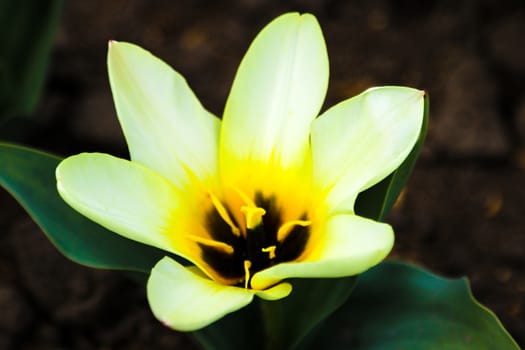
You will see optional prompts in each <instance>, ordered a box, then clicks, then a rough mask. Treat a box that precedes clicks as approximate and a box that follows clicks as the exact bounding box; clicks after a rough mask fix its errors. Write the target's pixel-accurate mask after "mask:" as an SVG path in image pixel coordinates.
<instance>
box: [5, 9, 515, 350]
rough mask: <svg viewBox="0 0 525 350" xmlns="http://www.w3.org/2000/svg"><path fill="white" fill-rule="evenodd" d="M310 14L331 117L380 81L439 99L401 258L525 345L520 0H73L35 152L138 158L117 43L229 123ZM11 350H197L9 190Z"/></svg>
mask: <svg viewBox="0 0 525 350" xmlns="http://www.w3.org/2000/svg"><path fill="white" fill-rule="evenodd" d="M290 10H298V11H307V12H312V13H314V14H315V15H316V16H317V17H318V19H319V21H320V23H321V25H322V27H323V30H324V33H325V37H326V41H327V45H328V51H329V55H330V63H331V81H330V88H329V91H328V97H327V103H326V106H330V105H332V104H334V103H335V102H337V101H340V100H342V99H345V98H347V97H350V96H352V95H354V94H356V93H358V92H360V91H361V90H363V89H365V88H367V87H369V86H374V85H385V84H401V85H409V86H414V87H419V88H423V89H426V90H428V91H429V93H430V96H431V114H430V118H431V120H430V127H429V135H428V140H427V143H426V145H425V148H424V151H423V154H422V157H421V159H420V161H419V163H418V165H417V167H416V170H415V172H414V174H413V176H412V178H411V180H410V182H409V184H408V186H407V188H406V191H405V192H404V194H403V196H402V198H401V200H400V201H399V202H398V205H397V206H396V208H395V209H394V211H393V212H392V213H391V215H390V217H389V219H388V221H389V222H391V223H392V224H393V226H394V228H395V229H396V233H397V242H396V247H395V249H394V252H393V253H392V257H393V258H399V259H404V260H408V261H412V262H416V263H419V264H421V265H423V266H425V267H427V268H429V269H430V270H432V271H435V272H437V273H440V274H442V275H445V276H449V277H459V276H465V275H466V276H468V277H469V279H470V280H471V282H472V288H473V291H474V295H475V296H476V297H477V298H478V299H479V300H480V301H481V302H483V303H484V304H485V305H487V306H488V307H489V308H491V309H492V310H494V312H495V313H496V314H497V315H498V316H499V317H500V318H501V320H502V322H503V324H504V325H505V326H506V327H507V328H508V330H509V331H510V332H511V334H512V335H513V336H514V337H515V338H516V340H517V341H518V342H519V343H521V344H524V343H525V321H524V320H525V272H524V271H523V267H524V262H525V232H524V231H525V220H524V210H525V187H524V183H525V181H524V179H525V147H524V146H525V89H523V81H525V47H524V46H523V33H525V6H524V3H523V2H522V1H519V0H516V1H511V0H501V1H495V0H493V1H482V2H476V1H472V0H467V1H463V2H455V1H424V2H423V1H420V2H416V1H407V0H403V1H395V2H394V1H386V0H374V1H343V0H330V1H314V0H305V1H285V2H279V4H278V5H277V4H276V2H270V1H263V0H241V1H235V2H234V1H223V2H215V1H206V0H200V1H193V0H191V1H190V0H184V1H178V2H176V3H175V2H172V1H167V0H163V1H155V2H151V1H145V0H115V1H111V2H110V1H102V0H93V1H89V2H88V1H84V2H81V1H76V2H74V1H70V2H67V3H66V6H65V9H64V13H63V18H62V23H61V26H60V30H59V35H58V37H57V40H56V45H55V47H54V50H53V57H52V64H51V69H50V74H49V79H48V82H47V86H46V87H47V88H46V91H45V94H44V96H43V98H42V101H41V104H40V106H39V109H38V112H37V115H38V118H39V120H38V121H39V122H40V123H41V125H42V127H41V128H40V129H39V130H38V131H37V132H35V133H34V135H33V137H32V138H31V139H29V140H25V141H24V143H25V144H27V145H30V146H34V147H39V148H42V149H45V150H48V151H53V152H55V153H58V154H62V155H69V154H74V153H77V152H80V151H102V152H109V153H113V154H116V155H124V156H125V155H126V147H125V142H124V139H123V136H122V133H121V131H120V128H119V126H118V123H117V119H116V117H115V112H114V108H113V105H112V100H111V93H110V90H109V85H108V81H107V75H106V67H105V54H106V45H107V40H108V39H117V40H125V41H130V42H134V43H137V44H140V45H141V46H143V47H145V48H147V49H149V50H151V51H152V52H154V53H155V54H156V55H158V56H160V57H162V58H163V59H164V60H166V61H167V62H168V63H170V64H171V65H172V66H174V67H175V68H176V69H177V70H178V71H179V72H181V73H182V74H183V75H184V76H185V77H186V78H187V80H188V82H189V83H190V85H191V86H192V87H193V88H194V90H195V92H196V94H197V95H198V96H199V97H200V99H201V101H202V102H203V104H204V105H205V106H207V107H208V108H209V109H210V110H211V111H212V112H214V113H215V114H217V115H220V114H221V110H222V108H223V104H224V101H225V99H226V96H227V93H228V89H229V86H230V84H231V81H232V79H233V75H234V73H235V69H236V66H237V64H238V63H239V61H240V59H241V57H242V55H243V52H244V51H245V50H246V48H247V46H248V45H249V43H250V41H251V40H252V38H253V37H254V35H255V34H256V33H257V31H258V30H259V29H260V28H261V27H262V26H263V25H264V24H265V23H267V22H268V21H269V20H270V19H272V18H273V17H275V16H277V15H278V14H280V13H283V12H286V11H290ZM0 203H2V204H1V210H0V227H1V228H2V232H3V234H2V235H1V236H0V310H2V316H0V349H145V348H148V349H176V348H180V349H188V348H193V347H194V345H193V343H192V342H191V340H190V339H189V338H188V337H187V336H185V335H181V334H178V333H176V332H172V331H170V330H168V329H166V328H164V327H163V326H162V325H160V324H159V323H158V322H156V321H155V320H154V318H153V317H152V316H151V314H150V311H149V309H148V307H147V303H146V301H145V291H144V289H143V288H142V287H140V286H137V285H135V284H134V283H132V282H130V281H129V280H127V279H126V278H125V277H123V276H121V275H120V274H118V273H115V272H108V271H96V270H90V269H88V268H85V267H82V266H78V265H75V264H74V263H72V262H70V261H68V260H67V259H65V258H63V257H62V256H61V255H60V254H59V253H57V252H56V250H55V249H54V248H53V247H52V246H51V245H50V243H49V242H48V241H47V240H46V238H45V237H44V236H43V234H42V233H41V232H40V231H39V230H38V228H37V227H36V226H35V224H33V223H32V222H31V220H30V219H29V218H28V216H27V215H26V214H25V213H24V212H23V210H22V209H21V208H20V207H19V206H18V205H17V204H16V202H15V201H14V200H13V199H12V198H10V197H9V196H8V195H7V194H6V193H4V192H1V193H0Z"/></svg>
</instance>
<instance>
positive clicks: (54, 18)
mask: <svg viewBox="0 0 525 350" xmlns="http://www.w3.org/2000/svg"><path fill="white" fill-rule="evenodd" d="M62 2H63V1H62V0H38V1H33V0H18V1H12V0H0V45H1V46H2V50H0V94H1V95H0V108H1V111H0V117H10V116H12V115H13V114H14V115H15V116H21V115H24V116H25V115H28V114H30V113H31V112H32V111H33V109H34V107H35V105H36V103H37V102H38V98H39V96H40V92H41V90H42V86H43V83H44V78H45V74H46V70H47V65H48V61H49V54H50V51H51V46H52V43H53V39H54V36H55V32H56V29H57V27H58V23H59V19H60V13H61V8H62ZM7 112H9V113H8V115H7V114H6V113H7Z"/></svg>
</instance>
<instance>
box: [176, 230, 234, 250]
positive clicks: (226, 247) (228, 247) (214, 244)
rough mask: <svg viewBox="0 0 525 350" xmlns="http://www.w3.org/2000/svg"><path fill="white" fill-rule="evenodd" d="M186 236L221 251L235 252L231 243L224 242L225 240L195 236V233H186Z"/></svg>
mask: <svg viewBox="0 0 525 350" xmlns="http://www.w3.org/2000/svg"><path fill="white" fill-rule="evenodd" d="M184 237H185V238H187V239H191V240H192V241H194V242H197V243H200V244H203V245H205V246H208V247H212V248H215V249H217V250H220V251H221V252H224V253H226V254H233V252H234V249H233V247H232V246H231V245H229V244H226V243H223V242H219V241H214V240H212V239H208V238H204V237H200V236H194V235H186V236H184Z"/></svg>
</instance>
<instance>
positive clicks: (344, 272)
mask: <svg viewBox="0 0 525 350" xmlns="http://www.w3.org/2000/svg"><path fill="white" fill-rule="evenodd" d="M320 230H321V232H319V234H318V239H319V241H318V244H317V245H316V246H315V247H314V248H313V249H312V252H311V253H310V254H309V255H308V256H307V257H306V258H305V259H304V260H302V261H297V262H289V263H282V264H278V265H275V266H272V267H270V268H268V269H266V270H262V271H260V272H258V273H256V274H255V275H254V276H253V278H252V282H251V283H252V287H253V288H257V289H262V288H266V287H268V286H271V285H273V284H275V283H277V282H279V281H281V280H283V279H286V278H295V277H302V278H335V277H345V276H352V275H356V274H359V273H361V272H364V271H366V270H367V269H369V268H370V267H372V266H374V265H376V264H377V263H379V262H380V261H381V260H383V259H384V258H385V257H386V256H387V255H388V253H389V252H390V250H391V249H392V246H393V244H394V233H393V231H392V228H391V227H390V226H389V225H387V224H383V223H378V222H375V221H372V220H369V219H365V218H362V217H359V216H355V215H344V214H343V215H335V216H333V217H331V218H330V219H329V220H328V221H327V222H326V223H325V226H324V227H323V228H320Z"/></svg>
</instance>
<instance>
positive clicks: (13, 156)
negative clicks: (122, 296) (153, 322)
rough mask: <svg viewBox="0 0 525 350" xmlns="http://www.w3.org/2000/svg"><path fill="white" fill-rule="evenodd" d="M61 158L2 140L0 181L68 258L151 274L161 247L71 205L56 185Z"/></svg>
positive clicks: (159, 257) (106, 267)
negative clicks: (108, 225) (101, 223)
mask: <svg viewBox="0 0 525 350" xmlns="http://www.w3.org/2000/svg"><path fill="white" fill-rule="evenodd" d="M60 160H61V159H60V158H58V157H55V156H52V155H50V154H46V153H43V152H38V151H35V150H31V149H29V148H23V147H19V146H14V145H9V144H3V143H0V185H1V186H2V187H4V188H5V189H6V190H7V191H9V192H10V193H11V194H12V195H13V196H14V197H15V198H16V199H17V201H18V202H19V203H20V204H21V205H22V206H23V207H24V209H25V210H26V211H27V212H28V213H29V214H30V215H31V217H32V218H33V220H35V222H36V223H37V224H38V225H39V226H40V227H41V228H42V230H43V231H44V233H45V234H46V235H47V237H48V238H49V240H50V241H51V242H52V243H53V244H54V245H55V246H56V247H57V249H58V250H59V251H60V252H62V254H64V255H65V256H66V257H68V258H70V259H71V260H73V261H75V262H77V263H79V264H83V265H87V266H91V267H96V268H104V269H119V270H130V271H138V272H144V273H149V272H150V270H151V268H152V267H153V266H154V265H155V263H156V262H157V261H159V260H160V259H161V258H162V257H163V256H165V255H167V254H166V253H165V252H163V251H161V250H159V249H156V248H152V247H149V246H146V245H143V244H140V243H137V242H134V241H131V240H129V239H126V238H123V237H120V236H119V235H117V234H115V233H113V232H110V231H108V230H106V229H104V228H103V227H101V226H99V225H98V224H96V223H94V222H92V221H90V220H89V219H87V218H85V217H84V216H82V215H80V214H79V213H77V212H76V211H75V210H73V209H72V208H71V207H69V206H68V205H67V204H66V203H65V202H64V201H63V200H62V199H61V198H60V196H59V195H58V192H57V190H56V180H55V168H56V166H57V165H58V163H59V162H60Z"/></svg>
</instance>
